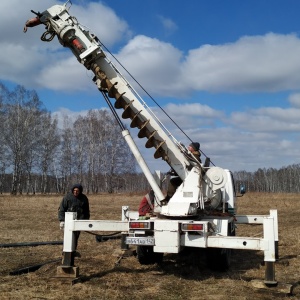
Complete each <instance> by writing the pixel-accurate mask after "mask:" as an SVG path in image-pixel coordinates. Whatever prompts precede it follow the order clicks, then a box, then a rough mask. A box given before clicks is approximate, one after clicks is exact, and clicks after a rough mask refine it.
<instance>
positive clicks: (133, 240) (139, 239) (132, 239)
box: [126, 237, 154, 246]
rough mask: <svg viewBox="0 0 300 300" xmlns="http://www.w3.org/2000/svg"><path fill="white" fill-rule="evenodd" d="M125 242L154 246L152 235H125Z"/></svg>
mask: <svg viewBox="0 0 300 300" xmlns="http://www.w3.org/2000/svg"><path fill="white" fill-rule="evenodd" d="M126 244H128V245H150V246H154V238H152V237H127V238H126Z"/></svg>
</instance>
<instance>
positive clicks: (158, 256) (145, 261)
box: [136, 246, 164, 265]
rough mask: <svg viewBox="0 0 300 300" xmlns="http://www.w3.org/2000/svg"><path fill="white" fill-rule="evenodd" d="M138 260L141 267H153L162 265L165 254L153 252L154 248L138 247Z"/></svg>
mask: <svg viewBox="0 0 300 300" xmlns="http://www.w3.org/2000/svg"><path fill="white" fill-rule="evenodd" d="M136 252H137V258H138V261H139V263H140V264H141V265H153V264H155V263H158V264H159V263H161V262H162V260H163V255H164V254H163V253H157V252H153V247H152V246H137V251H136Z"/></svg>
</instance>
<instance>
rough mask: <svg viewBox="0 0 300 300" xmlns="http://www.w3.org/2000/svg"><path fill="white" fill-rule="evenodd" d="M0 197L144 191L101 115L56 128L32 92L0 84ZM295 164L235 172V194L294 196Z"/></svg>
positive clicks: (116, 130)
mask: <svg viewBox="0 0 300 300" xmlns="http://www.w3.org/2000/svg"><path fill="white" fill-rule="evenodd" d="M0 126H1V132H2V134H1V135H0V193H11V194H13V195H16V194H36V193H40V194H50V193H57V194H61V193H65V192H66V191H67V190H68V189H69V188H70V186H71V185H72V184H73V183H74V182H80V183H81V184H83V186H84V188H85V192H86V193H88V194H89V193H90V194H95V193H100V192H108V193H120V192H137V191H145V190H147V189H148V188H149V185H148V183H147V180H146V178H145V177H144V175H143V174H140V173H137V171H136V161H135V158H134V156H133V154H132V152H131V151H130V149H129V147H128V145H127V143H126V142H125V140H124V139H123V138H122V136H121V130H120V127H119V125H118V123H117V121H116V120H115V118H114V117H113V115H112V114H111V113H110V112H109V111H107V110H96V111H95V110H91V111H89V112H88V114H87V115H86V116H79V117H78V118H77V119H76V120H75V121H71V120H70V119H69V118H68V117H67V116H65V118H64V121H63V126H62V128H59V127H58V120H57V119H55V118H53V117H52V116H51V113H50V112H49V111H47V110H46V109H45V108H44V105H43V103H42V102H41V101H40V99H39V97H38V95H37V93H36V92H35V91H29V90H26V89H25V88H24V87H23V86H17V87H16V88H15V89H14V90H13V91H9V90H8V88H7V87H5V86H4V85H3V84H2V83H1V82H0ZM299 175H300V164H293V165H290V166H286V167H282V168H280V169H274V168H268V169H266V168H262V169H258V170H257V171H255V172H247V171H238V172H234V173H233V176H234V178H235V181H236V188H237V190H239V188H240V186H241V185H243V186H245V188H246V190H247V191H252V192H274V193H276V192H280V193H297V192H299V191H300V185H299Z"/></svg>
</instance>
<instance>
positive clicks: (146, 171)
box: [122, 130, 165, 201]
mask: <svg viewBox="0 0 300 300" xmlns="http://www.w3.org/2000/svg"><path fill="white" fill-rule="evenodd" d="M122 134H123V137H124V138H125V141H126V142H127V144H128V146H129V148H130V150H131V152H132V154H133V155H134V157H135V159H136V161H137V162H138V164H139V166H140V168H141V169H142V171H143V173H144V175H145V176H146V178H147V180H148V182H149V184H150V186H151V188H152V189H153V191H154V193H155V195H156V197H157V198H158V200H159V201H161V200H163V199H164V198H165V197H164V195H163V193H162V191H161V189H160V187H159V185H158V184H157V182H156V180H155V178H154V177H153V175H152V173H151V171H150V169H149V167H148V166H147V164H146V162H145V160H144V158H143V157H142V155H141V153H140V151H139V149H138V148H137V146H136V144H135V142H134V140H133V139H132V137H131V135H130V133H129V131H128V130H123V131H122Z"/></svg>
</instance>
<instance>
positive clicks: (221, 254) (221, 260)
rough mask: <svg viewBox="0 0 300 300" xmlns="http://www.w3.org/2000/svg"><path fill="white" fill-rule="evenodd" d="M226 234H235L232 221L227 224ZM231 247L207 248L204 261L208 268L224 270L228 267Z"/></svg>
mask: <svg viewBox="0 0 300 300" xmlns="http://www.w3.org/2000/svg"><path fill="white" fill-rule="evenodd" d="M228 236H235V228H234V223H229V224H228ZM231 253H232V250H231V249H227V248H207V249H206V261H207V265H208V267H209V268H210V269H212V270H214V271H220V272H225V271H227V270H228V269H229V267H230V262H231Z"/></svg>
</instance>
